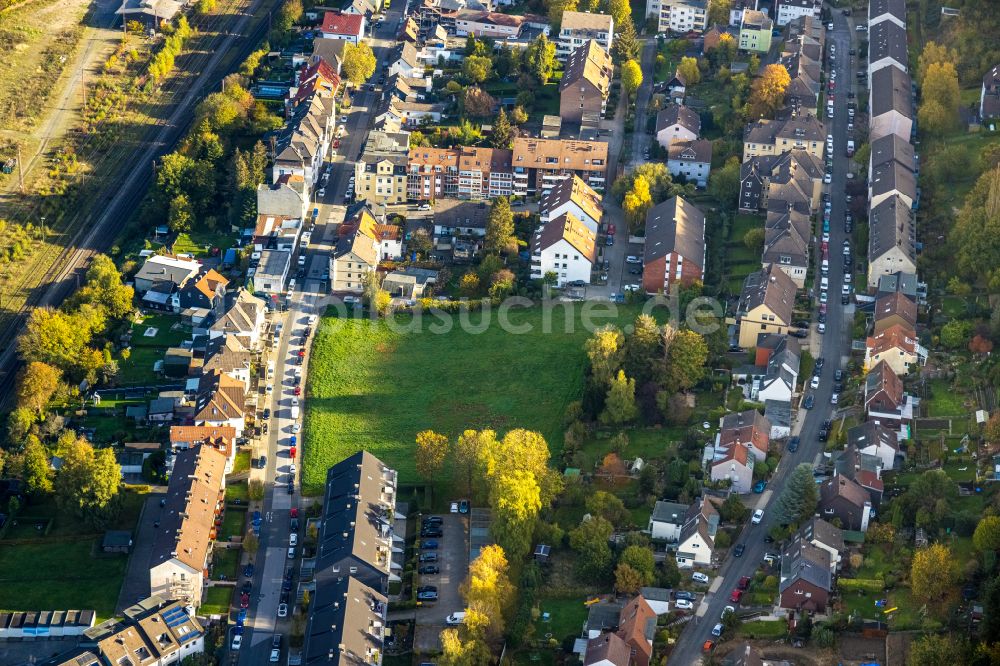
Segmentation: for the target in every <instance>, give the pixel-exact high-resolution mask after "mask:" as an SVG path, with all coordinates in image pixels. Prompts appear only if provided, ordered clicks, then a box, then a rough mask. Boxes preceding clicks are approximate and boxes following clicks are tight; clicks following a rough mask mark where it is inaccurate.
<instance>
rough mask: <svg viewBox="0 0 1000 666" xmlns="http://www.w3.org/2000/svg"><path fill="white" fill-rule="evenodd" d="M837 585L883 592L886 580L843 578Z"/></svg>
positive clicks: (846, 588)
mask: <svg viewBox="0 0 1000 666" xmlns="http://www.w3.org/2000/svg"><path fill="white" fill-rule="evenodd" d="M837 585H838V586H840V589H841V590H842V591H843V590H867V591H869V592H881V591H882V590H884V589H885V581H884V580H883V579H881V578H841V579H840V580H838V581H837Z"/></svg>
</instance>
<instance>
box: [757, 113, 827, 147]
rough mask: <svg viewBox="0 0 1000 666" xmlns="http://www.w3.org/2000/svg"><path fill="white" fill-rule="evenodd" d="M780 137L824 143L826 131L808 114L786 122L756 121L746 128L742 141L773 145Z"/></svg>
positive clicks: (821, 124)
mask: <svg viewBox="0 0 1000 666" xmlns="http://www.w3.org/2000/svg"><path fill="white" fill-rule="evenodd" d="M777 137H782V138H785V139H792V140H798V141H826V129H825V128H824V127H823V123H821V122H820V121H819V120H818V119H817V118H816V117H815V116H813V115H810V114H808V113H806V114H803V115H800V116H797V117H795V118H789V119H787V120H766V119H765V120H758V121H757V122H755V123H752V124H750V125H748V126H747V128H746V130H744V132H743V141H744V142H748V143H763V144H771V143H774V140H775V138H777Z"/></svg>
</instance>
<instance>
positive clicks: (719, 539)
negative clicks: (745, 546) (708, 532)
mask: <svg viewBox="0 0 1000 666" xmlns="http://www.w3.org/2000/svg"><path fill="white" fill-rule="evenodd" d="M731 545H733V538H732V537H731V536H729V532H727V531H726V530H719V531H718V532H716V533H715V547H716V548H729V547H730V546H731Z"/></svg>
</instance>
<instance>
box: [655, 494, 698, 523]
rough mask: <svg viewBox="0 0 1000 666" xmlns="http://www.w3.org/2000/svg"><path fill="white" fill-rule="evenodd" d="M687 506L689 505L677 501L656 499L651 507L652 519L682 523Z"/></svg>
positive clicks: (659, 521)
mask: <svg viewBox="0 0 1000 666" xmlns="http://www.w3.org/2000/svg"><path fill="white" fill-rule="evenodd" d="M689 508H691V507H690V506H689V505H687V504H680V503H679V502H664V501H662V500H661V501H657V502H656V504H655V505H654V507H653V515H652V520H655V521H656V522H658V523H670V524H671V525H682V524H683V523H684V516H685V515H687V512H688V509H689Z"/></svg>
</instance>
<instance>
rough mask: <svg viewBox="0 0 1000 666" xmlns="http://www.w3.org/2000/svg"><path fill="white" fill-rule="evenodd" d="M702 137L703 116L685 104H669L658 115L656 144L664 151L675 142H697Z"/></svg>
mask: <svg viewBox="0 0 1000 666" xmlns="http://www.w3.org/2000/svg"><path fill="white" fill-rule="evenodd" d="M699 136H701V116H699V115H698V112H697V111H695V110H694V109H692V108H690V107H688V106H684V105H683V104H667V105H666V106H665V107H663V108H662V109H661V110H660V112H659V113H657V114H656V142H657V143H658V144H660V146H661V147H663V149H664V150H667V149H669V148H670V144H671V143H673V142H674V141H677V140H681V141H695V140H696V139H698V137H699Z"/></svg>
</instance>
